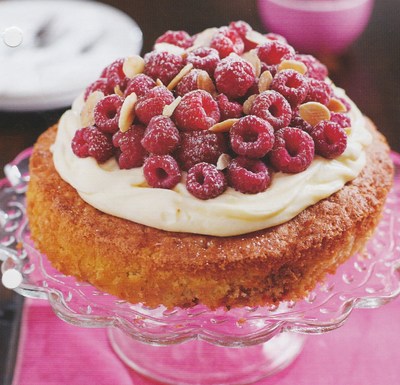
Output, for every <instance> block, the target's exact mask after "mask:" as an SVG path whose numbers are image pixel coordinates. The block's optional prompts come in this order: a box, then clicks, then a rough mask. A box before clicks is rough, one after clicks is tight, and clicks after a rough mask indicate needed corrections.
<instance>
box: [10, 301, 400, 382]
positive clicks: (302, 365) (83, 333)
mask: <svg viewBox="0 0 400 385" xmlns="http://www.w3.org/2000/svg"><path fill="white" fill-rule="evenodd" d="M399 346H400V299H397V300H395V301H393V302H392V303H390V304H388V305H385V306H383V307H381V308H379V309H371V310H361V309H360V310H355V311H354V312H353V313H352V314H351V315H350V318H349V320H348V321H347V322H346V323H345V324H344V325H343V326H342V327H341V328H339V329H337V330H334V331H332V332H329V333H325V334H323V335H313V336H309V337H308V338H307V340H306V344H305V347H304V350H303V352H302V353H301V355H300V356H299V357H298V358H297V359H296V360H295V362H294V363H293V364H292V365H291V366H289V367H288V368H287V369H285V370H283V371H282V372H280V373H279V374H277V375H275V376H273V377H270V378H267V379H264V380H262V381H259V382H258V383H257V384H258V385H267V384H268V385H275V384H276V385H277V384H279V385H293V384H296V385H310V384H317V385H338V384H346V385H360V384H362V385H381V384H382V385H383V384H385V385H386V384H399V383H400V365H399ZM64 384H68V385H83V384H85V385H133V384H135V385H149V384H155V382H153V381H150V380H148V379H145V378H143V377H141V376H140V375H138V374H136V373H134V372H133V371H132V370H131V369H129V368H128V367H127V366H126V365H125V364H124V363H122V361H120V360H119V358H118V357H117V356H116V355H115V354H114V352H113V350H112V348H111V347H110V344H109V342H108V339H107V336H106V330H105V329H85V328H80V327H77V326H72V325H69V324H66V323H65V322H63V321H61V320H60V319H58V318H57V317H56V316H55V314H54V313H53V311H52V310H51V308H50V307H49V306H48V304H47V302H45V301H41V300H27V301H26V303H25V308H24V314H23V320H22V328H21V338H20V346H19V356H18V360H17V367H16V372H15V376H14V382H13V385H64Z"/></svg>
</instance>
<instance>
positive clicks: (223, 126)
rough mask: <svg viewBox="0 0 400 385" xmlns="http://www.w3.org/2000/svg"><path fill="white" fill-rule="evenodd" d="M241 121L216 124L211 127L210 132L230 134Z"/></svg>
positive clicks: (235, 120) (234, 120) (231, 120)
mask: <svg viewBox="0 0 400 385" xmlns="http://www.w3.org/2000/svg"><path fill="white" fill-rule="evenodd" d="M237 121H239V119H226V120H224V121H222V122H219V123H216V124H214V125H213V126H211V127H210V128H209V129H208V131H211V132H214V133H217V132H228V131H229V130H230V129H231V127H232V126H233V125H234V124H235V123H236V122H237Z"/></svg>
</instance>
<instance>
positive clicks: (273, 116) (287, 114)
mask: <svg viewBox="0 0 400 385" xmlns="http://www.w3.org/2000/svg"><path fill="white" fill-rule="evenodd" d="M250 114H251V115H256V116H258V117H259V118H261V119H264V120H266V121H267V122H268V123H270V124H271V125H272V127H273V128H274V130H278V129H280V128H282V127H286V126H287V125H289V123H290V121H291V119H292V110H291V108H290V104H289V102H288V101H287V100H286V99H285V98H284V97H283V96H282V95H281V94H280V93H279V92H276V91H264V92H262V93H261V94H259V95H258V96H257V97H256V98H255V99H254V102H253V106H252V107H251V110H250Z"/></svg>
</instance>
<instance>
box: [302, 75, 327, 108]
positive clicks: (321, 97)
mask: <svg viewBox="0 0 400 385" xmlns="http://www.w3.org/2000/svg"><path fill="white" fill-rule="evenodd" d="M308 84H309V88H308V93H307V96H306V98H305V99H304V101H305V102H319V103H321V104H324V105H325V106H326V105H328V103H329V100H330V98H331V95H332V89H331V87H330V86H329V84H327V83H325V82H324V81H323V80H316V79H311V78H310V79H308Z"/></svg>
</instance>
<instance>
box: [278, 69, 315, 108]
mask: <svg viewBox="0 0 400 385" xmlns="http://www.w3.org/2000/svg"><path fill="white" fill-rule="evenodd" d="M308 87H309V85H308V81H307V79H306V78H305V77H304V76H303V75H301V74H300V73H299V72H297V71H294V70H290V69H289V70H283V71H280V72H278V74H277V75H276V76H275V77H274V80H273V81H272V84H271V89H272V90H275V91H277V92H279V93H280V94H282V95H283V96H284V97H285V98H286V100H287V101H288V102H289V104H290V106H291V107H292V108H295V107H297V106H298V105H299V104H300V103H302V102H303V100H304V99H305V98H306V96H307V94H308Z"/></svg>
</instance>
